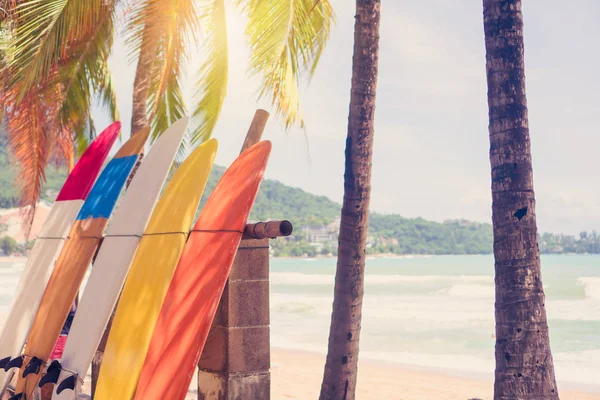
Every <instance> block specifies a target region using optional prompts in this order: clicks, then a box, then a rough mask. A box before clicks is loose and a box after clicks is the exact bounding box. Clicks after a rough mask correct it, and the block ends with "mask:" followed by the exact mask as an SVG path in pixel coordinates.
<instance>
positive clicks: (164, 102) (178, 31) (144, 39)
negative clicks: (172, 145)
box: [127, 0, 198, 140]
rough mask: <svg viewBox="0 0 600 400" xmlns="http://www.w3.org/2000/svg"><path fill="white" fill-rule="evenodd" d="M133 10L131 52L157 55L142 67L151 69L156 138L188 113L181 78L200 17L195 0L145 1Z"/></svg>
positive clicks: (152, 120) (151, 119)
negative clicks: (187, 50) (149, 63)
mask: <svg viewBox="0 0 600 400" xmlns="http://www.w3.org/2000/svg"><path fill="white" fill-rule="evenodd" d="M131 13H132V16H131V20H130V22H129V24H128V38H127V43H128V45H129V47H130V49H131V51H132V54H135V53H137V52H141V54H154V58H153V62H152V64H151V65H149V66H142V67H143V68H151V70H152V72H151V74H149V77H150V78H149V79H148V81H149V83H150V86H149V88H150V90H149V95H148V99H147V103H146V107H147V114H148V120H149V123H150V127H151V129H152V139H153V140H155V139H156V138H157V137H158V136H159V135H160V134H162V133H163V132H164V131H165V130H166V129H167V128H168V127H169V126H170V125H171V124H172V123H173V122H175V121H176V120H178V119H179V118H181V117H182V116H183V115H185V113H186V107H185V103H184V100H183V94H182V90H181V82H180V80H181V77H182V67H183V64H184V62H185V60H186V49H187V48H189V47H190V43H192V42H194V41H195V40H196V36H195V33H196V31H197V30H198V17H197V13H196V9H195V2H194V0H145V1H141V2H139V3H137V4H136V5H135V6H133V7H132V10H131ZM138 68H140V65H139V64H138ZM136 79H137V78H136Z"/></svg>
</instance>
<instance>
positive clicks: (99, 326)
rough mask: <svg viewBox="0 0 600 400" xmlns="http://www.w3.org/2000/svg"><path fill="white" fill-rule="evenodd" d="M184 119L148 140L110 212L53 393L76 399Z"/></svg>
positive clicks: (136, 246)
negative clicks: (70, 385) (148, 148)
mask: <svg viewBox="0 0 600 400" xmlns="http://www.w3.org/2000/svg"><path fill="white" fill-rule="evenodd" d="M188 120H189V118H188V117H183V118H181V119H180V120H178V121H177V122H175V123H174V124H173V125H171V127H169V129H167V130H166V131H165V132H164V133H163V134H162V135H161V136H160V137H159V139H158V140H157V141H156V142H155V143H154V145H153V146H152V149H151V151H150V152H149V153H148V154H147V155H146V156H145V157H144V162H143V163H142V164H141V166H140V168H139V169H138V171H137V172H136V174H135V176H134V178H133V179H132V181H131V184H130V186H129V188H128V190H127V192H126V193H125V195H124V196H123V199H122V200H121V204H120V205H119V208H118V209H117V210H116V211H115V213H114V216H113V219H112V221H111V224H110V226H109V227H108V230H107V232H106V235H105V238H104V242H103V243H102V246H101V247H100V250H99V252H98V255H97V257H96V261H95V262H94V266H93V267H92V271H91V273H90V276H89V279H88V281H87V284H86V287H85V290H84V292H83V295H82V297H81V300H80V302H79V306H78V307H77V311H76V313H75V318H74V319H73V323H72V324H71V329H70V331H69V335H68V337H67V342H66V344H65V349H64V351H63V355H62V358H61V361H60V365H61V371H60V375H59V377H58V380H57V381H56V382H57V383H58V384H57V385H56V386H55V390H54V395H53V397H52V398H53V399H61V400H64V399H76V398H77V395H78V394H79V393H80V392H81V380H83V378H85V376H86V373H87V371H88V368H89V366H90V364H91V362H92V359H93V357H94V354H95V352H96V349H97V348H98V344H99V343H100V340H101V339H102V335H103V333H104V330H105V328H106V325H107V324H108V321H109V319H110V316H111V314H112V311H113V309H114V306H115V304H116V302H117V299H118V297H119V293H120V291H121V288H122V286H123V283H124V281H125V278H126V276H127V272H128V271H129V267H130V266H131V263H132V261H133V258H134V256H135V253H136V251H137V248H138V244H139V242H140V240H141V236H142V234H143V233H144V230H145V228H146V225H147V224H148V221H149V219H150V215H151V213H152V210H153V209H154V206H155V205H156V202H157V200H158V197H159V196H160V192H161V189H162V187H163V185H164V182H165V180H166V178H167V175H168V172H169V169H170V167H171V164H172V163H173V160H174V158H175V155H176V153H177V150H178V149H179V146H180V143H181V140H182V139H183V136H184V135H185V131H186V128H187V124H188ZM57 366H58V364H55V367H57ZM50 373H51V370H50V368H49V370H48V374H50ZM54 373H55V374H56V373H57V370H55V371H54ZM72 376H75V377H81V380H78V379H76V378H71V382H73V384H74V390H70V389H69V390H63V391H61V393H60V394H58V393H57V391H58V389H59V388H60V387H61V386H60V384H61V383H62V382H63V381H64V380H65V379H67V378H69V377H72ZM52 380H54V379H52Z"/></svg>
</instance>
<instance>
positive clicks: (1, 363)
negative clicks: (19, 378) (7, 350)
mask: <svg viewBox="0 0 600 400" xmlns="http://www.w3.org/2000/svg"><path fill="white" fill-rule="evenodd" d="M9 362H10V357H4V358H3V359H2V360H0V368H2V369H4V368H5V367H6V364H8V363H9Z"/></svg>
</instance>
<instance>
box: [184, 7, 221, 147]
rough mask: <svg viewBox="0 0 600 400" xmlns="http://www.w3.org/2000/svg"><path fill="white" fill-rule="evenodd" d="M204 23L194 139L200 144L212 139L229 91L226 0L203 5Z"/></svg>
mask: <svg viewBox="0 0 600 400" xmlns="http://www.w3.org/2000/svg"><path fill="white" fill-rule="evenodd" d="M200 15H201V20H200V21H201V25H202V27H203V28H204V31H205V37H204V38H203V39H204V44H203V46H202V54H203V56H204V60H203V62H202V64H201V65H200V67H199V69H198V82H197V84H196V96H195V100H196V102H197V106H196V108H195V110H194V114H193V119H192V132H193V133H192V136H191V143H192V145H196V144H199V143H202V142H204V141H205V140H207V139H209V138H210V136H211V135H212V132H213V130H214V128H215V125H216V124H217V120H218V118H219V115H220V113H221V109H222V108H223V103H224V101H225V95H226V94H227V80H228V73H229V59H228V43H227V24H226V18H225V4H224V2H223V0H213V1H212V2H211V3H209V4H207V5H205V6H204V7H202V8H201V9H200Z"/></svg>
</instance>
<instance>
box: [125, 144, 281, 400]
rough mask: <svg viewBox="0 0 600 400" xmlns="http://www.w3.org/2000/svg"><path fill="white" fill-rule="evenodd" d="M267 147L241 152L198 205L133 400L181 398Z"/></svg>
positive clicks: (259, 177) (254, 192) (264, 163)
mask: <svg viewBox="0 0 600 400" xmlns="http://www.w3.org/2000/svg"><path fill="white" fill-rule="evenodd" d="M270 152H271V143H270V142H269V141H262V142H259V143H257V144H255V145H253V146H252V147H250V148H248V149H247V150H246V151H244V152H243V153H242V154H241V155H240V156H239V157H238V159H237V160H236V161H235V162H234V163H233V164H232V165H231V166H230V167H229V168H228V169H227V171H226V172H225V174H224V175H223V176H222V178H221V180H220V181H219V183H217V185H216V186H215V189H214V190H213V192H212V194H211V195H210V197H209V198H208V200H207V202H206V205H205V206H204V208H203V209H202V212H201V214H200V216H199V217H198V221H197V222H196V224H195V225H194V229H192V232H191V233H190V237H189V238H188V241H187V243H186V245H185V248H184V250H183V255H182V256H181V259H180V260H179V264H178V265H177V269H176V270H175V273H174V274H173V278H172V279H171V283H170V285H169V289H168V291H167V294H166V296H165V300H164V303H163V305H162V309H161V311H160V314H159V317H158V321H157V323H156V326H155V328H154V332H153V334H152V340H151V341H150V346H149V348H148V352H147V354H146V359H145V361H144V365H143V367H142V372H141V374H140V378H139V381H138V385H137V391H136V393H135V399H136V400H163V399H169V400H178V399H181V400H183V399H185V397H186V394H187V392H188V388H189V386H190V382H191V380H192V377H193V375H194V372H195V369H196V366H197V365H198V361H199V359H200V355H201V354H202V349H203V347H204V343H205V342H206V338H207V336H208V332H209V330H210V327H211V324H212V321H213V318H214V316H215V312H216V310H217V306H218V304H219V300H220V298H221V294H222V293H223V288H224V287H225V283H226V282H227V276H228V275H229V271H230V269H231V265H232V264H233V260H234V257H235V253H236V251H237V248H238V246H239V244H240V240H241V239H242V234H243V231H244V226H245V225H246V221H247V220H248V215H249V214H250V211H251V209H252V205H253V204H254V200H255V198H256V195H257V193H258V189H259V187H260V184H261V182H262V178H263V175H264V172H265V168H266V166H267V161H268V158H269V154H270Z"/></svg>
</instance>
